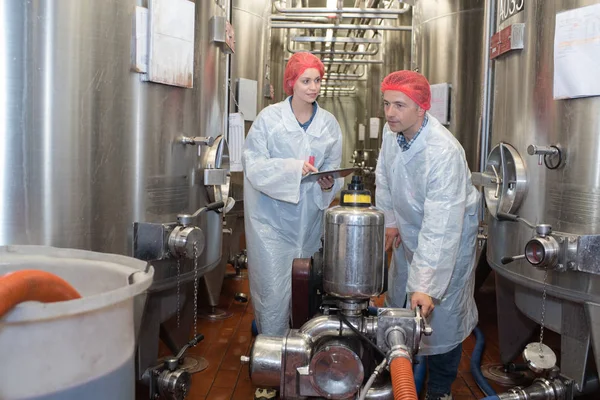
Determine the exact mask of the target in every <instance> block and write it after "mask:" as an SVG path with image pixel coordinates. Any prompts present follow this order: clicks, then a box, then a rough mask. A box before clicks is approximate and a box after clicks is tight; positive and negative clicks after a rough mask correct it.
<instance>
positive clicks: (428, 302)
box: [410, 292, 435, 317]
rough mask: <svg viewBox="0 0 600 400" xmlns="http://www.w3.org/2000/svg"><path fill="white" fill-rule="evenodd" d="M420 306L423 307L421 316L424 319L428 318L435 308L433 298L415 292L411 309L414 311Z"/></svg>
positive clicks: (411, 299)
mask: <svg viewBox="0 0 600 400" xmlns="http://www.w3.org/2000/svg"><path fill="white" fill-rule="evenodd" d="M418 306H421V315H422V316H423V317H428V316H429V314H431V312H432V311H433V309H434V307H435V306H434V305H433V299H432V298H431V296H429V295H428V294H425V293H421V292H414V293H413V294H412V295H411V296H410V309H411V310H414V309H415V307H418Z"/></svg>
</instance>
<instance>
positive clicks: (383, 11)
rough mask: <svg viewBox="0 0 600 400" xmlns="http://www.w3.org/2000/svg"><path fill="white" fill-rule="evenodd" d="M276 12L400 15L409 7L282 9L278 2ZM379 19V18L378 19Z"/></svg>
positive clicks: (275, 4)
mask: <svg viewBox="0 0 600 400" xmlns="http://www.w3.org/2000/svg"><path fill="white" fill-rule="evenodd" d="M273 5H274V6H275V9H276V10H277V12H280V13H281V14H307V13H309V14H339V13H355V14H364V13H368V14H375V15H401V14H404V13H406V12H408V10H410V6H409V5H408V4H406V3H405V4H404V5H403V6H402V8H354V7H343V8H327V7H305V8H283V7H282V6H281V2H280V1H275V2H273ZM378 18H379V17H378Z"/></svg>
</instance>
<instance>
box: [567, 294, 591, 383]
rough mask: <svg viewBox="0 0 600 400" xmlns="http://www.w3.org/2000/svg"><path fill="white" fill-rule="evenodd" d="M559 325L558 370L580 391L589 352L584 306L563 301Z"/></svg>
mask: <svg viewBox="0 0 600 400" xmlns="http://www.w3.org/2000/svg"><path fill="white" fill-rule="evenodd" d="M561 325H562V328H561V334H560V335H561V336H560V352H561V357H560V370H561V372H562V373H563V374H564V375H566V376H568V377H569V378H571V379H573V380H574V381H575V385H576V387H577V389H579V390H582V389H583V383H584V381H585V369H586V366H587V359H588V354H589V350H590V328H589V325H588V321H587V317H586V315H585V310H584V306H583V305H581V304H577V303H572V302H570V301H563V303H562V323H561Z"/></svg>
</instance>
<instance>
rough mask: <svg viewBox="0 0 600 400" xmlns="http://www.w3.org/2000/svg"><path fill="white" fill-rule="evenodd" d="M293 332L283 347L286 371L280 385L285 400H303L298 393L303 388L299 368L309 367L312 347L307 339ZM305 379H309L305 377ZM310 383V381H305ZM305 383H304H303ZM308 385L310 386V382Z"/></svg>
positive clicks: (284, 370)
mask: <svg viewBox="0 0 600 400" xmlns="http://www.w3.org/2000/svg"><path fill="white" fill-rule="evenodd" d="M292 332H293V330H292V331H290V333H288V335H287V337H286V338H285V339H284V346H283V357H284V362H283V364H284V369H283V370H281V381H280V382H281V384H280V392H279V394H280V396H281V397H282V398H284V399H297V398H300V399H302V398H303V397H301V396H299V394H298V392H299V390H301V389H302V388H303V387H305V386H307V385H306V384H305V385H302V387H298V386H300V384H299V382H298V380H299V378H300V377H299V376H298V375H299V373H298V372H299V371H298V369H299V368H303V367H307V366H308V363H309V362H310V356H311V353H312V347H311V345H310V344H308V343H307V340H306V337H304V336H299V335H293V333H292ZM304 377H305V378H308V377H307V376H306V375H304ZM304 381H308V379H304ZM303 383H304V382H303ZM308 384H310V383H309V382H308Z"/></svg>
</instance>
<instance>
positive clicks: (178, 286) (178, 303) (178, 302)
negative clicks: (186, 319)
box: [177, 258, 181, 329]
mask: <svg viewBox="0 0 600 400" xmlns="http://www.w3.org/2000/svg"><path fill="white" fill-rule="evenodd" d="M180 287H181V261H180V259H179V258H177V329H179V320H180V309H181V303H180V298H179V293H180Z"/></svg>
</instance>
